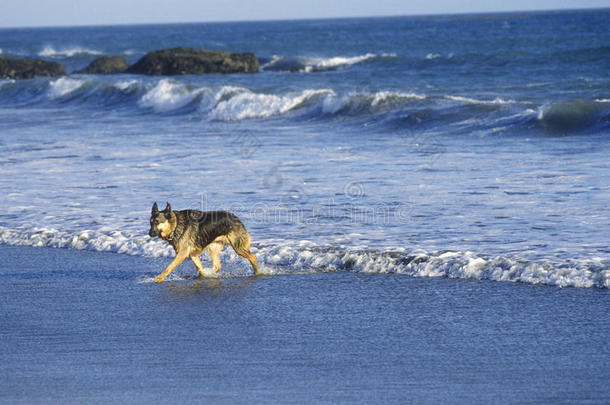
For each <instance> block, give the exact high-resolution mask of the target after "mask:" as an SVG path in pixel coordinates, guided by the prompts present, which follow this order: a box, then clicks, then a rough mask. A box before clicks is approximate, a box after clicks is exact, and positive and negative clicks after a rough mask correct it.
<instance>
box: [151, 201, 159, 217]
mask: <svg viewBox="0 0 610 405" xmlns="http://www.w3.org/2000/svg"><path fill="white" fill-rule="evenodd" d="M150 213H151V214H152V215H157V214H158V213H159V207H157V203H156V202H155V203H154V204H153V206H152V210H151V211H150Z"/></svg>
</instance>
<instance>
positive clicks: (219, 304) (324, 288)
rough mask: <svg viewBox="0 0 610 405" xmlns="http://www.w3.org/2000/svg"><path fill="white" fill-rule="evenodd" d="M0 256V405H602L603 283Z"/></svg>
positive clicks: (66, 254) (95, 255) (39, 254)
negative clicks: (245, 273)
mask: <svg viewBox="0 0 610 405" xmlns="http://www.w3.org/2000/svg"><path fill="white" fill-rule="evenodd" d="M0 254H1V255H2V257H3V258H4V259H3V264H2V266H1V267H0V280H1V283H0V297H2V299H1V300H2V309H3V310H2V313H1V315H0V316H1V323H2V331H1V332H0V333H1V334H2V342H3V350H2V351H1V352H0V377H1V378H0V380H1V381H2V382H1V383H0V388H1V389H0V399H1V400H2V402H4V403H28V404H34V403H49V402H61V403H109V402H129V403H170V402H171V403H176V402H180V403H201V402H202V401H203V402H210V403H235V402H239V403H278V404H286V403H312V402H313V403H372V402H375V403H379V402H383V403H405V402H408V403H422V402H426V403H427V402H465V403H489V402H502V403H591V404H597V403H599V404H601V403H604V402H605V401H606V399H607V398H608V395H609V394H610V392H609V391H608V384H606V382H607V381H608V378H609V377H610V368H609V366H608V362H607V361H606V359H607V358H608V356H609V355H610V347H609V345H608V340H607V336H608V334H609V332H610V330H609V328H608V322H606V320H607V319H608V316H609V315H610V313H609V307H608V305H607V303H608V291H607V290H599V289H570V288H569V289H557V288H553V287H547V286H532V285H527V284H514V283H498V282H490V281H472V280H450V279H441V278H432V279H430V278H424V279H417V278H411V277H404V276H399V275H383V274H354V273H345V272H339V273H327V274H300V275H283V276H275V277H265V276H262V277H255V278H254V277H244V278H223V279H215V280H209V279H202V280H197V279H195V278H193V277H194V274H195V273H196V271H195V269H194V267H193V268H189V267H188V266H185V267H184V268H179V269H178V270H177V272H178V275H180V276H181V277H182V281H174V282H171V283H166V284H165V285H158V284H154V283H150V282H143V281H145V280H143V276H144V277H152V276H153V275H155V274H156V273H157V271H158V270H159V269H160V268H161V267H162V266H163V265H164V264H166V263H167V261H168V259H165V258H157V259H155V258H147V257H140V256H133V257H131V256H126V255H120V254H115V253H100V252H89V251H73V250H68V249H49V248H42V249H40V248H31V247H7V246H2V247H0ZM243 266H245V263H244V264H243ZM229 267H231V266H229ZM238 267H239V266H238Z"/></svg>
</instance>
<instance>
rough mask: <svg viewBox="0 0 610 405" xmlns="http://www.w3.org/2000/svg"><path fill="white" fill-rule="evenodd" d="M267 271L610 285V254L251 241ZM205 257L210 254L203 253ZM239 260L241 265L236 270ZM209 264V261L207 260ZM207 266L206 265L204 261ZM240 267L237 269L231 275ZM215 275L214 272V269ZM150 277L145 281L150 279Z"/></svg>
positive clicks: (147, 241) (47, 236)
mask: <svg viewBox="0 0 610 405" xmlns="http://www.w3.org/2000/svg"><path fill="white" fill-rule="evenodd" d="M0 243H1V244H7V245H13V246H33V247H53V248H70V249H77V250H92V251H99V252H115V253H121V254H129V255H139V256H148V257H172V256H173V255H174V252H173V250H172V248H171V247H170V246H169V245H168V244H167V243H165V242H163V241H160V240H158V239H151V238H149V237H148V236H146V235H143V234H132V233H128V232H120V231H93V230H83V231H80V232H77V233H74V234H72V233H69V232H64V231H59V230H57V229H53V228H32V229H11V228H6V227H0ZM252 252H253V253H255V254H256V255H257V257H258V260H259V263H260V265H261V268H263V269H264V271H263V272H264V274H269V275H274V274H297V273H319V272H335V271H347V272H355V273H380V274H403V275H406V276H411V277H447V278H462V279H475V280H494V281H510V282H521V283H529V284H544V285H550V286H556V287H580V288H592V287H597V288H610V259H608V258H601V257H596V258H594V259H588V260H584V259H583V260H578V259H574V260H572V261H570V262H569V263H564V264H556V263H550V262H540V263H538V262H532V261H527V260H520V259H518V258H508V257H483V256H480V255H477V254H475V253H473V252H459V251H453V252H411V253H409V252H404V251H401V252H399V251H393V252H382V251H376V250H375V251H373V250H350V249H345V248H343V249H342V248H339V249H337V248H332V249H331V248H326V247H322V246H317V245H316V244H314V243H312V242H310V241H272V240H269V241H261V242H259V243H258V244H256V245H253V246H252ZM205 259H206V261H207V258H205ZM222 261H223V263H226V264H227V266H224V267H223V272H222V273H221V276H224V277H226V276H227V275H228V276H231V275H233V276H235V275H242V274H241V271H242V270H243V271H249V267H248V266H247V265H246V264H244V260H243V259H242V258H240V257H238V256H237V255H236V254H235V253H234V252H233V251H232V250H231V249H226V250H225V251H224V252H223V256H222ZM236 265H239V269H238V270H232V269H234V268H235V267H236ZM204 266H205V265H204ZM206 268H207V266H206ZM232 271H236V272H237V273H239V274H237V273H236V274H233V273H232ZM211 275H212V276H213V274H211ZM150 281H152V279H150V278H147V279H146V280H141V282H150Z"/></svg>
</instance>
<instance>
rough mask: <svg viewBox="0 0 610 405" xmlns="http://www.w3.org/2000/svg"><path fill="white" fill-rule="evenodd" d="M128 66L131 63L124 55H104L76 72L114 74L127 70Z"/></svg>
mask: <svg viewBox="0 0 610 405" xmlns="http://www.w3.org/2000/svg"><path fill="white" fill-rule="evenodd" d="M128 67H129V63H127V61H126V60H125V58H123V57H122V56H102V57H99V58H97V59H96V60H94V61H93V62H91V64H90V65H89V66H87V67H86V68H84V69H81V70H77V71H76V72H74V73H84V74H92V75H114V74H117V73H123V72H125V71H126V70H127V68H128Z"/></svg>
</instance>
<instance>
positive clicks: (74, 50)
mask: <svg viewBox="0 0 610 405" xmlns="http://www.w3.org/2000/svg"><path fill="white" fill-rule="evenodd" d="M78 54H89V55H101V54H102V52H100V51H97V50H95V49H89V48H83V47H79V46H75V47H71V48H63V49H55V48H53V47H52V46H46V47H45V48H44V49H43V50H42V51H40V52H38V56H42V57H45V58H58V57H68V58H71V57H73V56H74V55H78Z"/></svg>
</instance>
